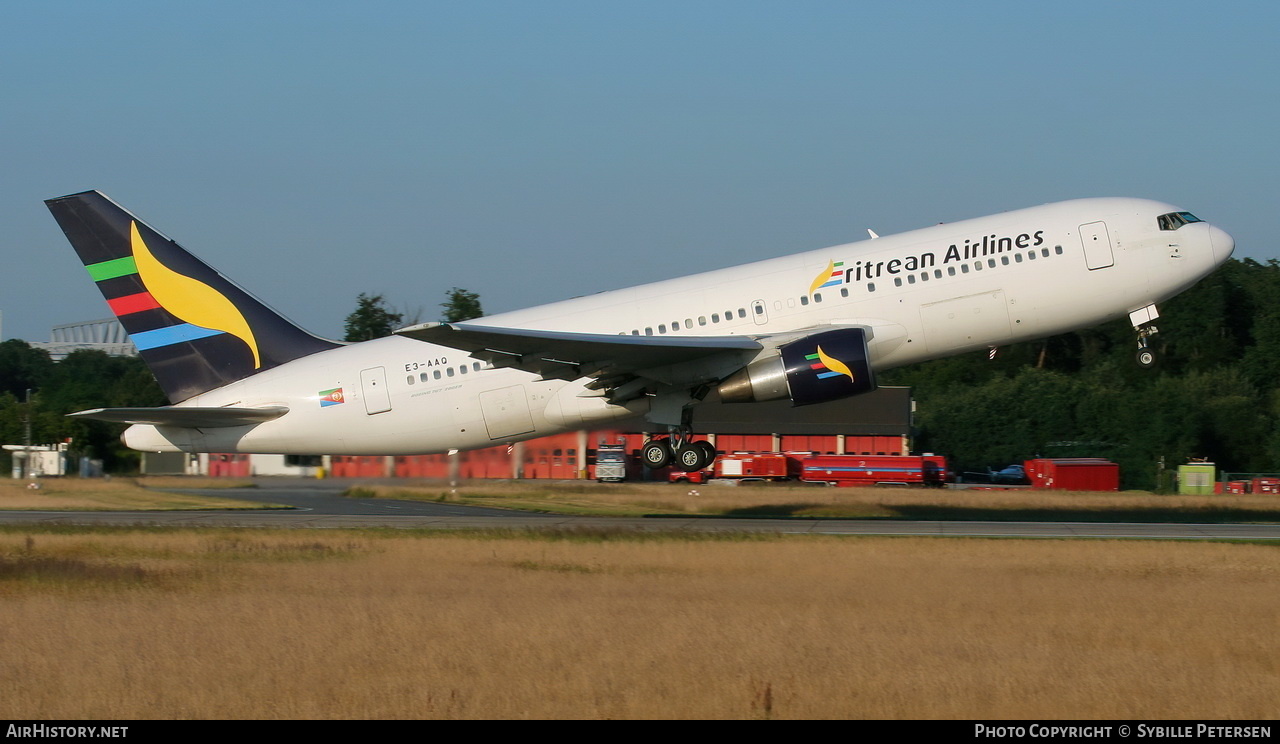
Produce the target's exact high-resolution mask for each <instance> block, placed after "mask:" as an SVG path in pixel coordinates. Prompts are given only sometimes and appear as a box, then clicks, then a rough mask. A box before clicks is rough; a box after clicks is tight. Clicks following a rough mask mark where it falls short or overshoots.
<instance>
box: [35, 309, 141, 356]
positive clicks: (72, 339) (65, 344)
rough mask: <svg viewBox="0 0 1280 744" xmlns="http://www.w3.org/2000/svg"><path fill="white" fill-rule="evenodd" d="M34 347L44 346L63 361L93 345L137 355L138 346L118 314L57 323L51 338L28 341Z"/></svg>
mask: <svg viewBox="0 0 1280 744" xmlns="http://www.w3.org/2000/svg"><path fill="white" fill-rule="evenodd" d="M29 343H30V345H31V347H32V348H34V349H44V350H45V351H47V352H49V357H50V358H51V359H53V360H54V361H55V362H60V361H62V360H63V359H65V358H66V357H67V355H68V354H70V353H71V352H73V351H79V350H81V349H92V350H95V351H104V352H106V353H108V354H110V355H112V356H137V355H138V349H137V348H136V347H134V345H133V342H132V341H130V340H129V334H128V333H125V330H124V326H122V325H120V321H118V320H116V319H115V318H104V319H102V320H85V321H80V322H79V323H65V324H63V325H60V326H54V327H53V330H52V331H51V332H50V334H49V341H47V342H45V341H31V342H29Z"/></svg>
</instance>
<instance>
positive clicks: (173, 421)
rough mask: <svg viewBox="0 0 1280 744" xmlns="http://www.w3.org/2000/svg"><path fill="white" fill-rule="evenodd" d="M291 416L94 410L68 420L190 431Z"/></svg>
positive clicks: (273, 409)
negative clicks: (89, 420)
mask: <svg viewBox="0 0 1280 744" xmlns="http://www.w3.org/2000/svg"><path fill="white" fill-rule="evenodd" d="M288 412H289V409H288V408H287V407H285V406H264V407H262V408H212V407H203V408H201V407H198V406H176V407H175V406H160V407H158V408H92V409H90V410H87V411H79V412H77V413H69V414H67V415H68V416H73V417H75V418H83V419H93V420H95V421H111V422H113V423H117V424H148V425H151V426H180V427H183V428H187V429H216V428H220V427H226V426H247V425H250V424H260V423H262V422H263V421H270V420H271V419H275V418H280V417H281V416H283V415H285V414H286V413H288Z"/></svg>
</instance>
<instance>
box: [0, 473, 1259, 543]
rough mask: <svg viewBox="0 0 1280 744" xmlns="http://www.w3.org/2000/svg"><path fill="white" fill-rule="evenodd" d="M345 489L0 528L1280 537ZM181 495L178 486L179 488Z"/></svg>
mask: <svg viewBox="0 0 1280 744" xmlns="http://www.w3.org/2000/svg"><path fill="white" fill-rule="evenodd" d="M346 485H349V484H343V483H336V482H333V481H328V482H326V481H291V482H278V483H268V484H264V485H263V486H262V487H259V488H254V489H238V490H234V491H228V490H226V489H183V490H184V491H185V492H189V493H200V494H204V495H209V496H221V497H226V498H235V499H240V500H242V501H259V502H263V503H273V504H282V505H285V506H288V507H291V508H289V509H282V510H219V511H168V512H66V511H0V524H16V525H22V524H29V525H59V524H67V525H73V524H74V525H163V526H180V527H191V526H210V527H289V528H340V527H392V528H404V529H562V530H613V529H622V530H638V531H654V532H658V531H673V532H772V533H779V534H831V535H924V536H933V537H1020V538H1031V537H1035V538H1142V539H1171V540H1280V525H1277V524H1163V523H1103V522H978V521H954V522H943V521H924V520H918V521H917V520H896V519H894V520H890V519H873V520H855V519H758V518H722V517H665V516H655V517H569V516H561V515H550V514H531V513H524V512H511V511H505V510H501V509H486V508H483V507H474V506H458V505H455V504H443V503H431V502H418V501H395V500H391V499H354V498H344V497H341V496H339V495H338V494H339V492H340V490H341V489H342V488H344V487H345V486H346ZM175 490H177V489H175Z"/></svg>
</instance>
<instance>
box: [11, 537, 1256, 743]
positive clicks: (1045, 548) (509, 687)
mask: <svg viewBox="0 0 1280 744" xmlns="http://www.w3.org/2000/svg"><path fill="white" fill-rule="evenodd" d="M1278 580H1280V546H1269V545H1256V544H1220V543H1170V542H1155V541H1151V542H1138V541H1128V542H1122V541H1088V542H1084V541H1078V542H1073V541H1024V540H977V539H918V538H858V539H849V538H844V539H841V538H830V537H825V538H824V537H779V536H761V537H749V536H738V537H732V538H730V537H701V538H697V537H689V536H681V537H674V536H663V535H652V534H649V535H630V534H608V533H598V534H570V533H565V534H558V535H557V534H551V535H533V534H523V533H519V534H517V533H512V534H469V535H468V534H428V533H421V534H418V533H402V532H394V533H393V532H391V531H386V532H378V531H359V532H358V531H330V530H322V531H314V532H307V533H305V534H299V533H298V532H285V531H279V532H277V531H268V530H172V531H167V530H166V531H161V530H131V529H119V530H106V529H97V530H89V529H61V530H47V531H41V532H32V531H30V530H25V529H19V528H8V529H5V530H2V531H0V618H2V621H3V629H4V632H3V633H2V634H0V716H3V717H8V718H18V719H37V720H44V719H68V718H100V719H119V718H125V719H132V718H428V719H430V718H732V719H738V718H828V717H834V718H1145V719H1164V718H1215V719H1216V718H1274V717H1275V715H1276V713H1277V700H1280V634H1277V632H1276V630H1277V627H1276V619H1277V618H1278V617H1280V592H1277V591H1276V587H1277V581H1278Z"/></svg>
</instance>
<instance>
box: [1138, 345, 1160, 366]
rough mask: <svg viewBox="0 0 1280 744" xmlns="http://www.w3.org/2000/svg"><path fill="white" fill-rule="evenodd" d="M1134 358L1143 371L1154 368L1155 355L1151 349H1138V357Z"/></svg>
mask: <svg viewBox="0 0 1280 744" xmlns="http://www.w3.org/2000/svg"><path fill="white" fill-rule="evenodd" d="M1135 358H1136V359H1137V361H1138V366H1139V367H1142V368H1143V369H1151V368H1152V367H1154V366H1156V361H1157V359H1156V353H1155V352H1154V351H1152V350H1151V349H1138V355H1137V357H1135Z"/></svg>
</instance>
